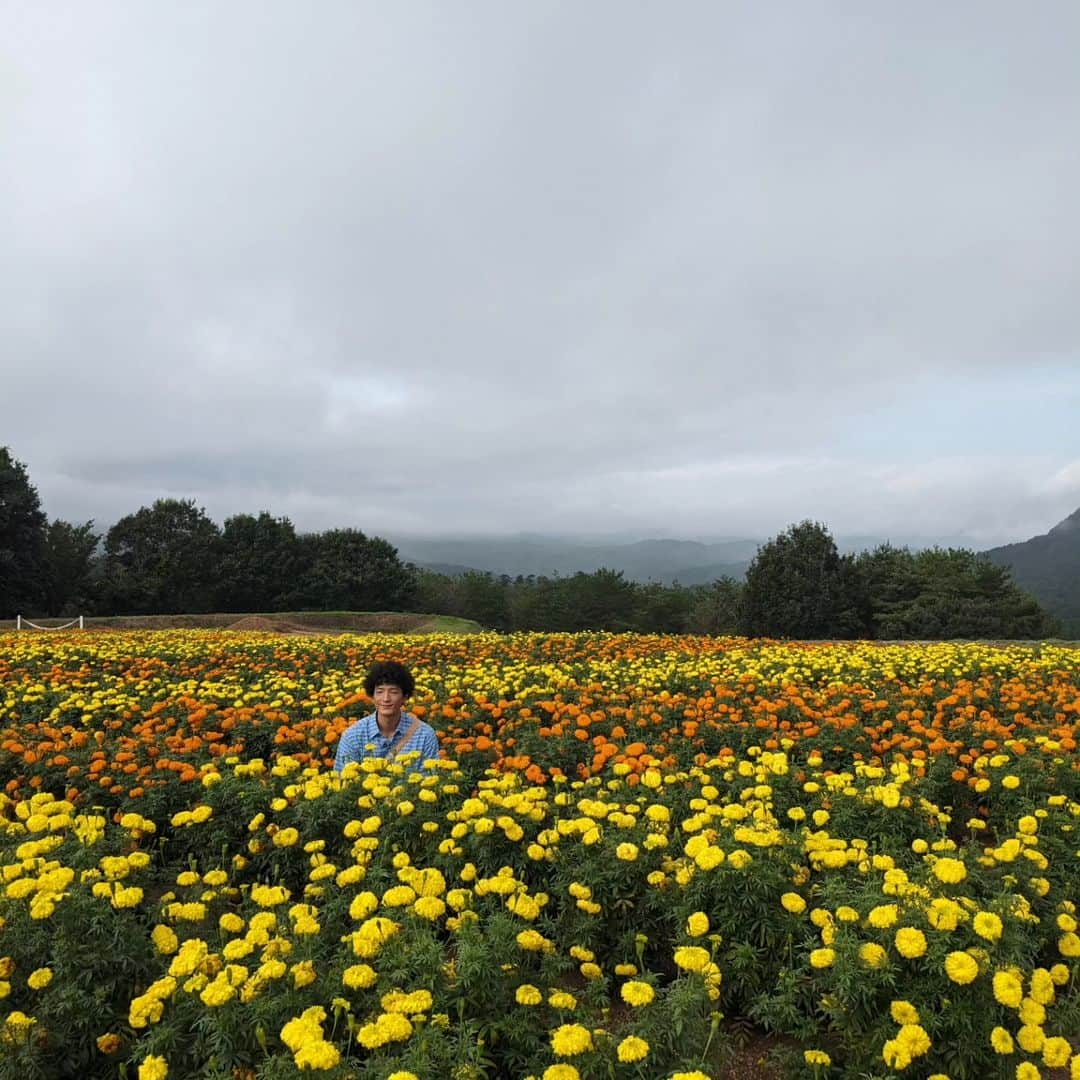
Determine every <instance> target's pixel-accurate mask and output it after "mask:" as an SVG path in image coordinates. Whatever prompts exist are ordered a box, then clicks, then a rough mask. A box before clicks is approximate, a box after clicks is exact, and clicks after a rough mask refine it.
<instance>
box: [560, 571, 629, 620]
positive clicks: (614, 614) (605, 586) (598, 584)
mask: <svg viewBox="0 0 1080 1080" xmlns="http://www.w3.org/2000/svg"><path fill="white" fill-rule="evenodd" d="M560 584H561V586H562V589H563V594H564V596H565V605H564V610H565V611H566V613H567V615H568V625H567V626H566V627H565V629H567V630H631V629H633V626H634V609H635V607H636V606H637V596H636V592H637V588H636V586H635V585H634V583H633V582H632V581H627V580H626V578H625V577H624V576H623V572H622V571H621V570H608V569H605V568H603V567H601V568H600V569H599V570H594V571H593V572H592V573H591V574H586V573H584V572H581V571H579V572H578V573H576V574H574V575H572V576H571V577H567V578H562V579H560Z"/></svg>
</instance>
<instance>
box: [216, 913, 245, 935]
mask: <svg viewBox="0 0 1080 1080" xmlns="http://www.w3.org/2000/svg"><path fill="white" fill-rule="evenodd" d="M218 926H220V927H221V929H222V930H224V931H225V933H227V934H239V933H240V931H241V930H243V929H244V920H243V919H242V918H241V917H240V916H239V915H237V914H236V912H234V911H226V912H225V914H224V915H222V916H221V918H220V919H218Z"/></svg>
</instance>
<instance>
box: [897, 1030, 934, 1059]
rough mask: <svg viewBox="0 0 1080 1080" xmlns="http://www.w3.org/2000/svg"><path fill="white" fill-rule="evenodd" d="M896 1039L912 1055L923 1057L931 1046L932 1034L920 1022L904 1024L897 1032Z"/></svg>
mask: <svg viewBox="0 0 1080 1080" xmlns="http://www.w3.org/2000/svg"><path fill="white" fill-rule="evenodd" d="M896 1041H897V1042H898V1043H900V1045H901V1046H902V1047H903V1048H904V1050H905V1051H906V1052H907V1054H908V1055H909V1056H910V1057H913V1058H915V1057H921V1056H922V1055H923V1054H925V1053H926V1052H927V1050H929V1049H930V1047H931V1045H932V1044H931V1042H930V1036H929V1035H927V1033H926V1029H925V1028H923V1027H922V1026H921V1025H920V1024H903V1025H901V1027H900V1030H899V1031H898V1032H897V1033H896Z"/></svg>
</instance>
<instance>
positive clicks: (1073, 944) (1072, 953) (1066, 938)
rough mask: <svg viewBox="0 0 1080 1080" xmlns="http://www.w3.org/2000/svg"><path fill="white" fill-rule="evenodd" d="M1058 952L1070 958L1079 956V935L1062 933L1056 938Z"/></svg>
mask: <svg viewBox="0 0 1080 1080" xmlns="http://www.w3.org/2000/svg"><path fill="white" fill-rule="evenodd" d="M1058 952H1060V953H1061V955H1062V956H1067V957H1069V958H1070V959H1072V958H1073V957H1076V956H1080V937H1077V936H1076V934H1062V935H1061V937H1060V938H1058Z"/></svg>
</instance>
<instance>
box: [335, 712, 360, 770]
mask: <svg viewBox="0 0 1080 1080" xmlns="http://www.w3.org/2000/svg"><path fill="white" fill-rule="evenodd" d="M360 723H361V721H357V722H356V723H354V724H353V725H352V726H351V727H347V728H346V729H345V730H344V731H343V732H342V733H341V738H340V739H338V744H337V753H336V754H335V755H334V771H335V772H341V770H342V769H344V768H345V766H346V765H348V764H349V762H350V761H359V760H360V757H361V755H360V754H358V753H357V752H356V744H357V741H358V739H359V737H360V731H359V730H358V729H359V727H360Z"/></svg>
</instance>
